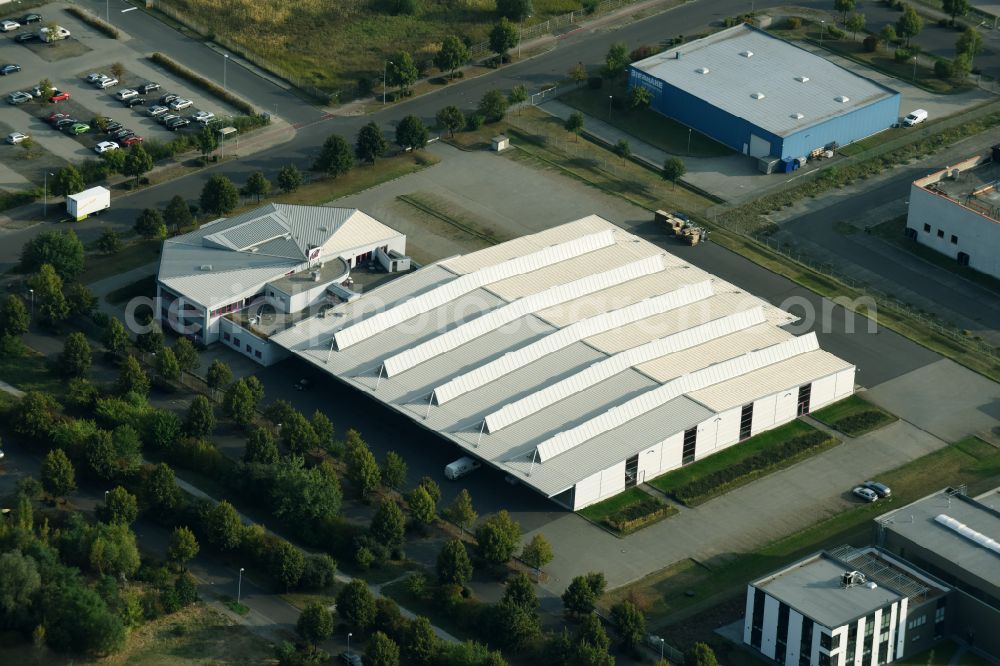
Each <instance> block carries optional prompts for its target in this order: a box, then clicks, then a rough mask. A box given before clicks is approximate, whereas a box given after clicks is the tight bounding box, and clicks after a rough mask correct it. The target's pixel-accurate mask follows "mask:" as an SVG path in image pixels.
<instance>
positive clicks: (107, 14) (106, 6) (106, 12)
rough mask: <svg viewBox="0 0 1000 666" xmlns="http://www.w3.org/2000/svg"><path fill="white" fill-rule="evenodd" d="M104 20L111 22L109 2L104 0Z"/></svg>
mask: <svg viewBox="0 0 1000 666" xmlns="http://www.w3.org/2000/svg"><path fill="white" fill-rule="evenodd" d="M104 20H105V21H107V22H108V23H110V22H111V0H104Z"/></svg>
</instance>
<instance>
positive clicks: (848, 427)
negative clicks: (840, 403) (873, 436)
mask: <svg viewBox="0 0 1000 666" xmlns="http://www.w3.org/2000/svg"><path fill="white" fill-rule="evenodd" d="M889 420H891V419H890V417H887V416H886V415H885V414H883V413H882V412H880V411H877V410H874V409H873V410H871V411H868V412H858V413H857V414H851V415H850V416H845V417H844V418H842V419H840V420H839V421H836V422H834V424H833V427H834V428H836V429H837V430H839V431H840V432H842V433H844V434H846V435H849V436H852V437H853V436H854V435H855V433H857V434H859V435H860V434H863V433H866V432H868V431H869V430H874V429H875V428H877V427H879V426H880V425H882V424H883V423H885V422H887V421H889Z"/></svg>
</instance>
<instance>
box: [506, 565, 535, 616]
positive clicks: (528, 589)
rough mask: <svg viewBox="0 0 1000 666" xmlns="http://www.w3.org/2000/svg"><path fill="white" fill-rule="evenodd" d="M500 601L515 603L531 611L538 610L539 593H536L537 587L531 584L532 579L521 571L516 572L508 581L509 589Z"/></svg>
mask: <svg viewBox="0 0 1000 666" xmlns="http://www.w3.org/2000/svg"><path fill="white" fill-rule="evenodd" d="M500 601H501V603H509V604H514V605H515V606H518V607H520V608H523V609H525V610H527V611H529V612H531V613H535V612H536V611H537V610H538V595H536V594H535V588H534V586H533V585H532V584H531V580H530V579H529V578H528V577H527V576H525V575H524V574H523V573H520V572H518V573H516V574H514V575H513V576H512V577H511V578H510V580H508V581H507V589H506V590H504V593H503V597H502V598H501V600H500Z"/></svg>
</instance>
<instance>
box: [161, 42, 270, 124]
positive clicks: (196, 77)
mask: <svg viewBox="0 0 1000 666" xmlns="http://www.w3.org/2000/svg"><path fill="white" fill-rule="evenodd" d="M149 59H150V60H152V61H153V62H155V63H156V64H157V65H160V66H161V67H163V68H164V69H166V70H167V71H169V72H172V73H174V74H176V75H178V76H180V77H182V78H185V79H187V80H188V81H190V82H191V83H193V84H194V85H196V86H198V87H199V88H201V89H203V90H206V91H208V92H209V93H211V94H213V95H215V96H216V97H218V98H219V99H221V100H223V101H225V102H227V103H229V104H230V105H232V106H233V107H235V108H236V109H237V110H239V111H240V112H241V113H243V114H245V115H248V116H255V115H257V110H256V109H254V108H253V106H252V105H251V104H250V103H249V102H247V101H246V100H244V99H243V98H242V97H237V96H236V95H234V94H232V93H231V92H229V91H228V90H226V89H225V88H223V87H222V86H219V85H218V84H216V83H213V82H212V81H209V80H208V79H206V78H205V77H203V76H201V75H200V74H197V73H195V72H193V71H191V70H190V69H188V68H187V67H185V66H184V65H182V64H180V63H179V62H177V61H176V60H174V59H172V58H169V57H167V56H165V55H163V54H162V53H159V52H155V53H153V54H152V55H151V56H149Z"/></svg>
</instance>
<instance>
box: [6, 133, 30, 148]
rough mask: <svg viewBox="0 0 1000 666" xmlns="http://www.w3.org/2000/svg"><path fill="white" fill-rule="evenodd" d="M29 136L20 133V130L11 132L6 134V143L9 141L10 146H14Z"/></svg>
mask: <svg viewBox="0 0 1000 666" xmlns="http://www.w3.org/2000/svg"><path fill="white" fill-rule="evenodd" d="M30 138H31V137H30V136H28V135H27V134H22V133H21V132H11V133H10V134H8V135H7V143H9V144H10V145H12V146H16V145H17V144H19V143H21V142H22V141H24V140H25V139H30Z"/></svg>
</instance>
